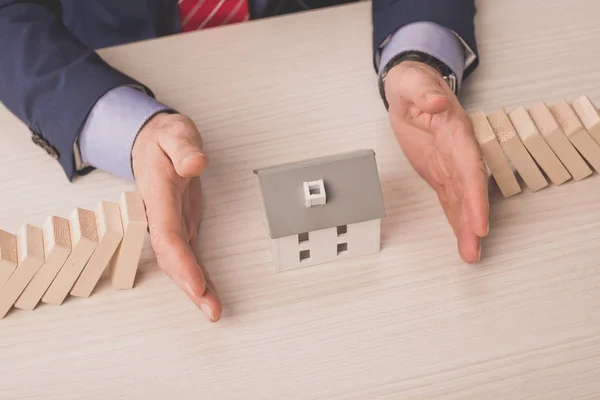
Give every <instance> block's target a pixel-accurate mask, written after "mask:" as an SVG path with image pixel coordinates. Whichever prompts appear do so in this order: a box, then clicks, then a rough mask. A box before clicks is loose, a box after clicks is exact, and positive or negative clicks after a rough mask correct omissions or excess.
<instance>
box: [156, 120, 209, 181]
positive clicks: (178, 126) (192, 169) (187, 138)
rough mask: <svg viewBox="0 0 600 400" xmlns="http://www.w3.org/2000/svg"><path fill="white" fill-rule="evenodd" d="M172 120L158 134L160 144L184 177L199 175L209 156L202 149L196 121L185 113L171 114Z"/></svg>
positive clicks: (178, 172) (179, 173) (177, 170)
mask: <svg viewBox="0 0 600 400" xmlns="http://www.w3.org/2000/svg"><path fill="white" fill-rule="evenodd" d="M170 117H171V119H172V120H171V121H169V122H168V123H166V124H165V129H163V130H162V131H161V133H160V134H159V135H158V144H159V146H160V147H161V148H162V150H163V151H164V152H165V154H166V155H167V156H168V157H169V158H170V159H171V162H172V163H173V167H174V168H175V171H176V172H177V174H178V175H179V176H181V177H182V178H191V177H194V176H198V175H200V174H201V173H202V171H203V170H204V169H205V168H206V165H207V164H208V158H207V157H206V155H205V154H204V152H203V150H202V138H201V137H200V132H198V129H197V128H196V125H195V124H194V122H193V121H192V120H191V119H190V118H188V117H186V116H183V115H171V116H170Z"/></svg>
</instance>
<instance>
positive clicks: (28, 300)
mask: <svg viewBox="0 0 600 400" xmlns="http://www.w3.org/2000/svg"><path fill="white" fill-rule="evenodd" d="M42 232H43V235H44V254H45V260H44V263H43V264H42V266H41V267H40V270H39V271H38V273H37V274H36V275H35V276H34V277H33V279H32V280H31V282H29V285H27V287H26V288H25V290H24V291H23V293H22V294H21V296H20V297H19V299H18V300H17V301H16V303H15V307H16V308H20V309H22V310H29V311H31V310H33V309H34V308H35V307H36V306H37V305H38V303H39V302H40V300H41V299H42V296H43V295H44V293H46V290H48V288H49V287H50V284H51V283H52V281H53V280H54V278H55V277H56V275H57V274H58V272H59V271H60V269H61V268H62V267H63V265H64V264H65V262H66V261H67V258H68V257H69V254H71V233H70V232H69V220H67V219H65V218H60V217H54V216H52V217H50V218H48V220H47V221H46V223H45V224H44V226H43V228H42Z"/></svg>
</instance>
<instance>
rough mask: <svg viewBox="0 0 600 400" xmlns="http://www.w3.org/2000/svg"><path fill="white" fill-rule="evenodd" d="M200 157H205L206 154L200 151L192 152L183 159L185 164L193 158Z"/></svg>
mask: <svg viewBox="0 0 600 400" xmlns="http://www.w3.org/2000/svg"><path fill="white" fill-rule="evenodd" d="M198 157H204V154H202V153H200V152H196V153H192V154H190V155H188V156H186V157H185V158H184V159H183V163H184V164H185V163H186V162H188V161H190V160H193V159H194V158H198Z"/></svg>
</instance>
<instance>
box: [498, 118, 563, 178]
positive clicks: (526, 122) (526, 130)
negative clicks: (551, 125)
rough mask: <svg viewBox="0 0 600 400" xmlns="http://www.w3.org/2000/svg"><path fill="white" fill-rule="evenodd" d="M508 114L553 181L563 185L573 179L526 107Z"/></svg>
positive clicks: (530, 151) (535, 157) (524, 141)
mask: <svg viewBox="0 0 600 400" xmlns="http://www.w3.org/2000/svg"><path fill="white" fill-rule="evenodd" d="M508 116H509V118H510V120H511V122H512V124H513V126H514V127H515V130H516V131H517V133H518V134H519V136H520V137H521V141H522V142H523V144H524V145H525V147H526V148H527V150H528V151H529V153H530V154H531V155H532V156H533V158H534V159H535V161H536V162H537V163H538V164H539V165H540V167H541V168H542V169H543V170H544V171H545V172H546V175H548V177H549V178H550V180H551V181H552V183H554V184H555V185H561V184H563V183H565V182H566V181H568V180H569V179H571V174H569V172H568V171H567V169H566V168H565V167H564V165H562V163H561V162H560V160H559V159H558V157H557V156H556V154H554V152H553V151H552V149H551V148H550V146H549V145H548V143H546V141H545V140H544V138H543V137H542V135H541V134H540V132H539V130H538V129H537V127H536V126H535V123H534V122H533V120H532V119H531V116H530V115H529V113H528V112H527V110H526V109H525V107H518V108H516V109H514V110H512V111H511V112H510V113H508Z"/></svg>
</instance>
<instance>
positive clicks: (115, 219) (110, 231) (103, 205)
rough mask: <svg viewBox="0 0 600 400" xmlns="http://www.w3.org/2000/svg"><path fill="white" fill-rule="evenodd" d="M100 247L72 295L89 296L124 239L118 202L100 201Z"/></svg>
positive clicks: (98, 214) (98, 223)
mask: <svg viewBox="0 0 600 400" xmlns="http://www.w3.org/2000/svg"><path fill="white" fill-rule="evenodd" d="M96 224H97V227H98V247H96V250H95V251H94V254H93V255H92V257H91V258H90V261H88V263H87V265H86V266H85V269H84V270H83V272H82V273H81V275H80V276H79V278H78V279H77V282H76V283H75V286H73V289H72V290H71V295H73V296H78V297H89V296H90V295H91V294H92V291H93V290H94V288H95V287H96V284H97V283H98V281H99V280H100V277H101V276H102V273H103V272H104V270H105V269H106V267H107V266H108V264H109V263H110V260H111V259H112V257H113V255H114V254H115V252H116V251H117V248H118V247H119V244H120V243H121V240H122V239H123V227H122V223H121V210H120V207H119V204H118V203H109V202H104V201H103V202H100V204H99V205H98V208H97V209H96Z"/></svg>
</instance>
